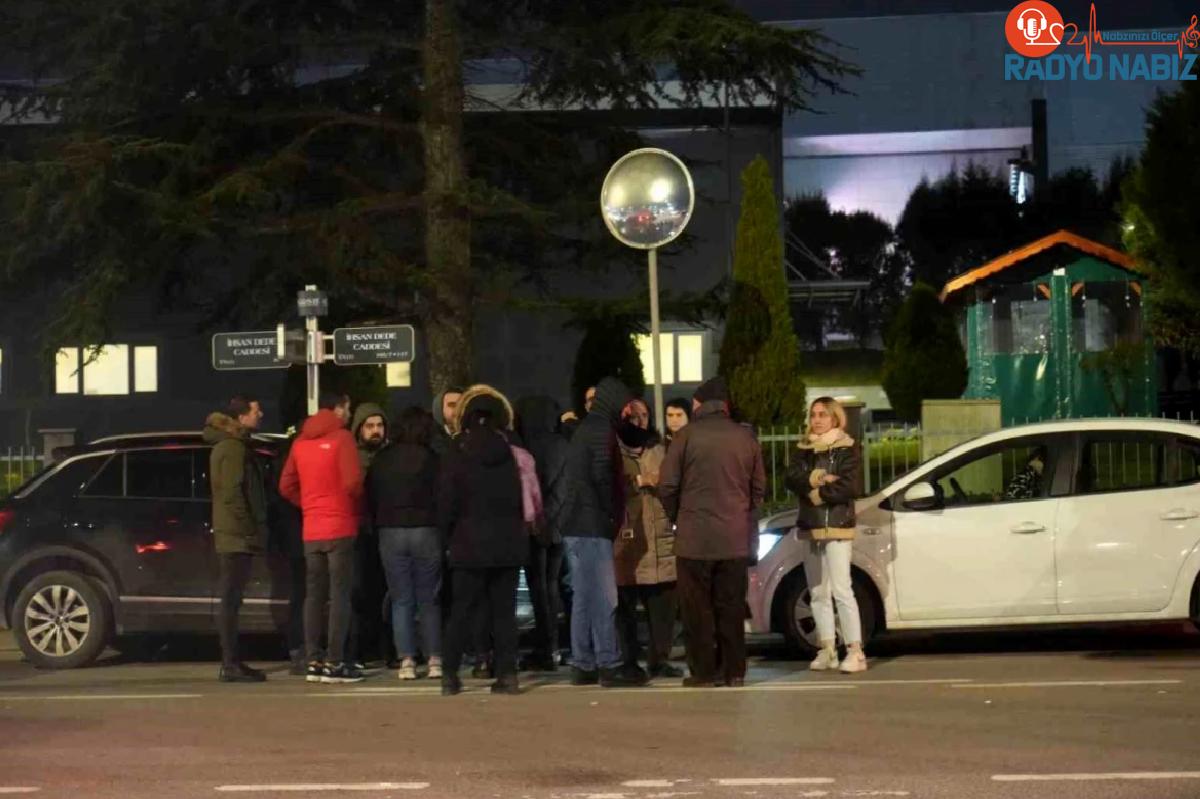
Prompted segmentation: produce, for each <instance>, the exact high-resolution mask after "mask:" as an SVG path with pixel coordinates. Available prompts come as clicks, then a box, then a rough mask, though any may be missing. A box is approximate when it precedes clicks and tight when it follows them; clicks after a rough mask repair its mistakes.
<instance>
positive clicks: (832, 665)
mask: <svg viewBox="0 0 1200 799" xmlns="http://www.w3.org/2000/svg"><path fill="white" fill-rule="evenodd" d="M837 667H838V656H837V650H836V649H822V650H821V651H820V652H818V653H817V656H816V657H815V658H813V662H812V663H809V664H808V668H809V669H811V670H812V671H828V670H830V669H836V668H837Z"/></svg>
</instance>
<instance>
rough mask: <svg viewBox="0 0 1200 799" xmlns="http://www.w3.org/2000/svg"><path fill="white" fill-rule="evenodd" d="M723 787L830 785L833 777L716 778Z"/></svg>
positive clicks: (716, 781)
mask: <svg viewBox="0 0 1200 799" xmlns="http://www.w3.org/2000/svg"><path fill="white" fill-rule="evenodd" d="M713 782H715V783H716V784H717V785H720V786H721V787H723V788H753V787H756V786H760V785H761V786H785V785H829V784H831V783H832V782H833V778H832V777H728V778H718V779H714V780H713Z"/></svg>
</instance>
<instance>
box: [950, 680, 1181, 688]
mask: <svg viewBox="0 0 1200 799" xmlns="http://www.w3.org/2000/svg"><path fill="white" fill-rule="evenodd" d="M1182 682H1183V680H1046V681H1043V682H975V683H968V684H965V685H952V686H950V687H951V688H1086V687H1103V686H1114V685H1179V684H1180V683H1182Z"/></svg>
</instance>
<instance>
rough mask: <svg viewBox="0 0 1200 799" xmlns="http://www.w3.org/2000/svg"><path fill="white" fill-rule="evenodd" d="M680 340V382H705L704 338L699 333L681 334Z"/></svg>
mask: <svg viewBox="0 0 1200 799" xmlns="http://www.w3.org/2000/svg"><path fill="white" fill-rule="evenodd" d="M678 339H679V345H678V348H679V382H680V383H702V382H704V336H703V335H701V334H699V333H688V334H686V335H684V334H681V335H679V336H678Z"/></svg>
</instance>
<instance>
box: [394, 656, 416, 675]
mask: <svg viewBox="0 0 1200 799" xmlns="http://www.w3.org/2000/svg"><path fill="white" fill-rule="evenodd" d="M396 676H398V677H399V678H400V679H402V680H415V679H417V664H416V663H414V662H413V659H412V658H405V659H404V662H403V663H401V664H400V672H399V674H397V675H396Z"/></svg>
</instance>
